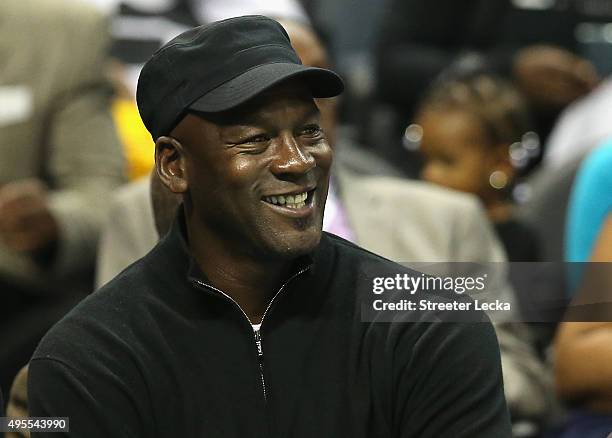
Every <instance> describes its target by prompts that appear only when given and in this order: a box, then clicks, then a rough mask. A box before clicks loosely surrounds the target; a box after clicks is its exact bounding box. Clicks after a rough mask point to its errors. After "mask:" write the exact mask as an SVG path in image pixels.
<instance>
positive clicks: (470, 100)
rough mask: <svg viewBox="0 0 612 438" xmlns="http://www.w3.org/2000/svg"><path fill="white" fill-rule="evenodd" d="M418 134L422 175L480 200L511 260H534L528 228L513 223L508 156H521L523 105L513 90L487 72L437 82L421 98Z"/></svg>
mask: <svg viewBox="0 0 612 438" xmlns="http://www.w3.org/2000/svg"><path fill="white" fill-rule="evenodd" d="M410 129H413V130H414V131H415V133H416V134H417V135H418V136H420V137H421V138H420V151H421V153H422V155H423V169H422V173H421V177H422V178H423V179H424V180H425V181H428V182H431V183H435V184H439V185H442V186H445V187H448V188H451V189H455V190H460V191H463V192H467V193H472V194H474V195H476V196H478V197H479V198H480V200H481V201H482V203H483V205H484V206H485V209H486V211H487V213H488V216H489V219H490V220H491V221H492V223H493V224H494V225H495V229H496V231H497V233H498V235H499V237H500V239H501V241H502V242H503V244H504V246H505V249H506V252H507V254H508V258H509V260H510V261H521V262H526V261H537V260H538V249H537V247H536V246H535V239H534V238H533V235H532V232H531V230H530V229H529V228H528V227H527V226H526V225H525V224H523V223H522V222H520V221H519V220H517V219H516V218H515V215H514V211H513V203H512V197H511V194H512V188H513V186H514V181H515V179H516V177H517V166H518V165H519V164H520V163H516V160H513V156H514V157H517V155H518V154H521V156H524V155H525V154H526V151H525V148H524V145H523V142H525V141H528V139H529V131H530V123H529V114H528V112H527V107H526V105H525V103H524V101H523V99H522V97H521V95H520V94H519V93H518V92H517V91H516V90H515V89H514V88H513V86H512V85H511V84H510V83H508V82H506V81H504V80H502V79H499V78H496V77H494V76H490V75H486V74H475V75H469V76H467V77H465V78H461V77H460V78H457V79H452V78H449V79H442V80H440V81H439V82H437V83H436V84H435V85H434V86H433V87H432V88H431V90H430V91H429V92H428V93H427V94H426V96H425V98H424V99H423V101H422V103H421V105H420V106H419V108H418V110H417V114H416V117H415V125H414V126H412V128H410Z"/></svg>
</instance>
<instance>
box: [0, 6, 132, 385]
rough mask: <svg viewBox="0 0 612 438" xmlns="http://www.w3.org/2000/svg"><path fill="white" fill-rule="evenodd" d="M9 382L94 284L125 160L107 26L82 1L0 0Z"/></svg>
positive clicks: (1, 264) (0, 187)
mask: <svg viewBox="0 0 612 438" xmlns="http://www.w3.org/2000/svg"><path fill="white" fill-rule="evenodd" d="M0 17H2V18H1V19H0V51H1V52H2V53H3V62H2V63H1V64H0V150H1V152H2V160H0V290H1V291H2V298H1V300H2V302H1V305H0V314H1V316H0V321H1V323H0V344H1V345H2V348H1V349H0V386H2V387H3V388H8V387H9V384H10V382H11V380H12V378H13V377H14V375H15V373H16V372H17V371H18V369H19V368H20V367H21V366H22V365H23V364H24V363H25V362H27V360H28V359H29V357H30V355H31V353H32V351H33V350H34V348H35V346H36V344H37V343H38V340H39V339H40V337H41V336H42V335H43V334H44V333H45V331H46V330H47V329H48V328H49V327H50V326H51V325H52V324H53V323H54V322H55V321H56V320H57V319H58V318H59V317H60V316H61V315H62V314H63V313H64V312H65V311H66V310H67V309H68V308H70V307H71V305H72V304H73V303H74V302H76V301H77V300H78V299H80V298H81V297H82V296H83V295H84V294H86V293H88V292H90V291H91V288H92V275H91V273H92V269H93V262H94V260H95V252H96V246H97V241H98V236H99V231H100V226H101V223H102V222H103V220H104V217H105V214H106V206H107V202H106V200H107V198H108V197H109V195H110V193H111V192H112V190H113V189H114V188H115V187H116V186H118V185H119V184H121V183H122V182H123V181H124V162H123V156H122V152H121V148H120V144H119V141H118V139H117V135H116V132H115V128H114V125H113V121H112V118H111V115H110V111H109V102H110V97H111V94H112V89H111V87H110V85H109V82H108V81H107V80H106V78H105V76H104V72H105V66H106V60H107V48H108V42H109V39H108V33H107V23H106V21H105V20H104V18H103V17H102V16H101V15H100V14H99V13H98V12H97V11H96V10H95V9H94V8H92V7H91V5H88V4H86V3H84V2H83V1H80V0H3V1H2V2H0Z"/></svg>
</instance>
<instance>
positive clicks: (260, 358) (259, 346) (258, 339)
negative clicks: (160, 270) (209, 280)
mask: <svg viewBox="0 0 612 438" xmlns="http://www.w3.org/2000/svg"><path fill="white" fill-rule="evenodd" d="M310 266H312V265H309V266H307V267H305V268H302V269H301V270H300V271H298V272H296V273H295V274H293V275H292V276H291V277H289V279H288V280H287V281H285V283H283V285H282V286H281V287H280V289H279V290H278V291H277V292H276V293H275V294H274V296H273V297H272V299H271V300H270V302H269V303H268V306H267V307H266V310H264V313H263V315H262V317H261V323H260V324H259V329H257V330H254V338H255V347H256V348H257V359H258V362H259V374H260V377H261V389H262V391H263V396H264V401H267V400H268V398H267V395H266V380H265V378H264V369H263V354H264V352H263V345H262V338H261V328H262V327H263V322H264V319H265V318H266V314H267V313H268V310H270V308H271V307H272V304H273V303H274V301H275V300H276V297H278V296H279V294H280V293H281V292H282V291H283V290H284V289H285V287H287V285H288V284H289V283H290V282H291V281H292V280H293V279H294V278H296V277H297V276H298V275H302V274H303V273H304V272H306V271H307V270H308V269H310ZM193 281H195V282H196V283H197V284H198V285H200V286H202V287H205V288H208V289H212V290H214V291H215V292H218V293H220V294H221V295H223V296H224V297H225V298H227V299H228V300H229V301H231V302H232V303H234V305H235V306H236V307H237V308H238V309H239V310H240V312H242V314H243V315H244V318H245V319H246V320H247V322H248V323H249V326H250V327H251V329H252V328H253V324H252V323H251V320H250V319H249V317H248V316H247V314H246V313H245V312H244V310H242V307H240V304H238V303H237V302H236V300H234V299H233V298H232V297H230V296H229V295H228V294H226V293H225V292H223V291H222V290H221V289H217V288H216V287H214V286H211V285H209V284H206V283H204V282H203V281H200V280H198V279H197V278H194V279H193Z"/></svg>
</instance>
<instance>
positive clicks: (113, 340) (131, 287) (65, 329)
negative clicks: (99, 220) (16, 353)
mask: <svg viewBox="0 0 612 438" xmlns="http://www.w3.org/2000/svg"><path fill="white" fill-rule="evenodd" d="M145 265H146V263H145V261H144V260H142V259H141V260H139V261H137V262H135V263H134V264H133V265H131V266H129V267H128V268H126V269H125V270H124V271H123V272H122V273H121V274H119V275H118V276H117V277H116V278H115V279H113V280H111V281H110V282H109V283H107V284H106V285H105V286H103V287H101V288H100V289H98V290H96V291H95V292H93V293H92V294H91V295H89V296H88V297H87V298H85V299H84V300H83V301H81V302H80V303H79V304H77V305H76V306H75V307H74V308H73V309H72V310H71V311H70V312H68V314H67V315H66V316H64V317H63V318H62V319H61V320H60V321H59V322H58V323H56V324H55V325H54V326H53V327H52V328H51V330H49V332H47V334H46V335H45V336H44V337H43V339H42V340H41V342H40V344H39V345H38V348H37V349H36V352H35V353H34V356H33V359H37V358H49V359H56V360H59V361H69V360H70V359H72V358H75V357H85V356H86V355H87V354H88V353H90V354H93V353H94V352H97V353H99V352H100V351H103V350H105V351H115V352H117V353H119V351H117V350H116V348H118V347H120V346H122V345H127V344H128V343H129V342H128V340H129V339H130V338H131V337H133V336H135V330H134V329H135V328H136V327H137V326H138V325H139V323H138V321H139V319H141V318H142V310H143V309H144V308H146V306H147V302H149V301H150V300H151V299H152V297H153V295H154V288H153V287H152V281H151V279H150V277H149V275H147V273H146V270H147V268H146V266H145ZM102 345H105V346H106V347H108V348H106V349H102V348H100V347H101V346H102Z"/></svg>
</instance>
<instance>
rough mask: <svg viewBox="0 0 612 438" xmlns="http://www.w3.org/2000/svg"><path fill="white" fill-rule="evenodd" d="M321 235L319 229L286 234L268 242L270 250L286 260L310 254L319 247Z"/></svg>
mask: <svg viewBox="0 0 612 438" xmlns="http://www.w3.org/2000/svg"><path fill="white" fill-rule="evenodd" d="M321 234H322V232H321V230H320V229H318V230H303V231H292V232H287V233H284V234H283V235H278V239H276V240H275V241H274V242H270V243H271V245H270V250H271V251H272V252H273V253H274V254H275V255H276V256H277V257H280V258H282V259H286V260H289V259H294V258H296V257H300V256H303V255H306V254H310V253H312V252H313V251H314V250H315V249H316V248H317V246H318V245H319V242H320V241H321Z"/></svg>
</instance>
